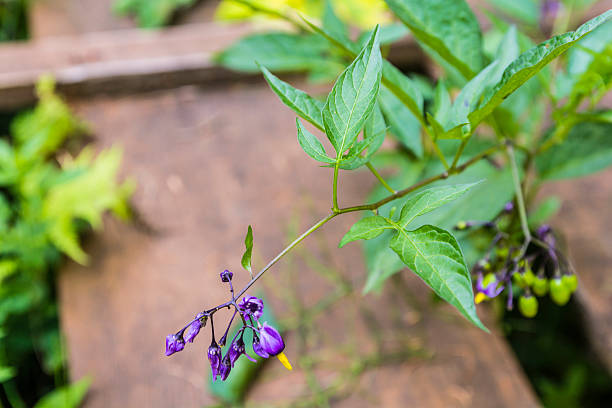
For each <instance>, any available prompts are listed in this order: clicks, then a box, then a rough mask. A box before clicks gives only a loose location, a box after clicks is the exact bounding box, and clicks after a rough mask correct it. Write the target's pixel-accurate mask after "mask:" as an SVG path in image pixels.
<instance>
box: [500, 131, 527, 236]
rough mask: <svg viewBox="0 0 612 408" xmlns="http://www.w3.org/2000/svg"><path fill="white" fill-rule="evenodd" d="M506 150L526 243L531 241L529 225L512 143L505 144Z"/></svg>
mask: <svg viewBox="0 0 612 408" xmlns="http://www.w3.org/2000/svg"><path fill="white" fill-rule="evenodd" d="M506 152H508V157H509V159H510V167H511V168H512V182H513V183H514V190H515V192H516V204H517V207H518V213H519V218H520V220H521V229H522V230H523V235H524V236H525V242H527V243H528V242H529V241H531V232H530V231H529V225H528V224H527V211H526V210H525V200H524V198H523V189H522V186H521V178H520V176H519V172H518V167H517V165H516V156H515V154H514V147H513V146H512V144H510V143H507V144H506Z"/></svg>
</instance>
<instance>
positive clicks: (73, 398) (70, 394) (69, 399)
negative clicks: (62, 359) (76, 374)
mask: <svg viewBox="0 0 612 408" xmlns="http://www.w3.org/2000/svg"><path fill="white" fill-rule="evenodd" d="M90 385H91V378H90V377H85V378H82V379H80V380H79V381H77V382H75V383H73V384H69V385H66V386H64V387H60V388H56V389H55V390H53V391H51V392H50V393H49V394H47V395H45V396H44V397H42V398H41V399H40V400H39V401H38V402H37V403H36V405H34V408H77V407H78V406H80V405H81V402H82V401H83V398H85V394H87V390H88V389H89V387H90Z"/></svg>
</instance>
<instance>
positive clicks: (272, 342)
mask: <svg viewBox="0 0 612 408" xmlns="http://www.w3.org/2000/svg"><path fill="white" fill-rule="evenodd" d="M259 336H260V339H259V343H260V346H261V350H262V351H263V352H265V353H267V354H269V355H270V356H276V355H278V354H280V353H282V352H283V350H284V349H285V342H284V341H283V338H282V337H281V335H280V333H279V332H278V331H277V330H276V329H275V328H274V327H272V326H270V325H268V323H264V324H263V325H262V326H261V328H260V329H259ZM257 354H259V353H257ZM262 357H263V356H262Z"/></svg>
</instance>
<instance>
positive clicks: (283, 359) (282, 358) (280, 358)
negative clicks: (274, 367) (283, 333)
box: [276, 353, 293, 371]
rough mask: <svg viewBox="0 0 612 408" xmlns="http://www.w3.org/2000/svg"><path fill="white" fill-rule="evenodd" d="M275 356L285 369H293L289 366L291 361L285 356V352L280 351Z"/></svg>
mask: <svg viewBox="0 0 612 408" xmlns="http://www.w3.org/2000/svg"><path fill="white" fill-rule="evenodd" d="M276 357H277V358H278V361H280V362H281V364H282V365H284V366H285V368H286V369H287V370H289V371H291V370H293V367H291V363H290V362H289V359H288V358H287V356H286V355H285V353H280V354H279V355H278V356H276Z"/></svg>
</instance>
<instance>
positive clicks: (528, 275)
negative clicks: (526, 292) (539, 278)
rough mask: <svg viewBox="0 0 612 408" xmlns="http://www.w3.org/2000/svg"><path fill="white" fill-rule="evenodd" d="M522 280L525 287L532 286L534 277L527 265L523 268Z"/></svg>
mask: <svg viewBox="0 0 612 408" xmlns="http://www.w3.org/2000/svg"><path fill="white" fill-rule="evenodd" d="M523 279H524V280H525V284H526V285H527V286H531V285H533V281H534V280H535V275H534V274H533V271H532V270H531V267H529V265H527V266H526V267H525V272H523Z"/></svg>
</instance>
